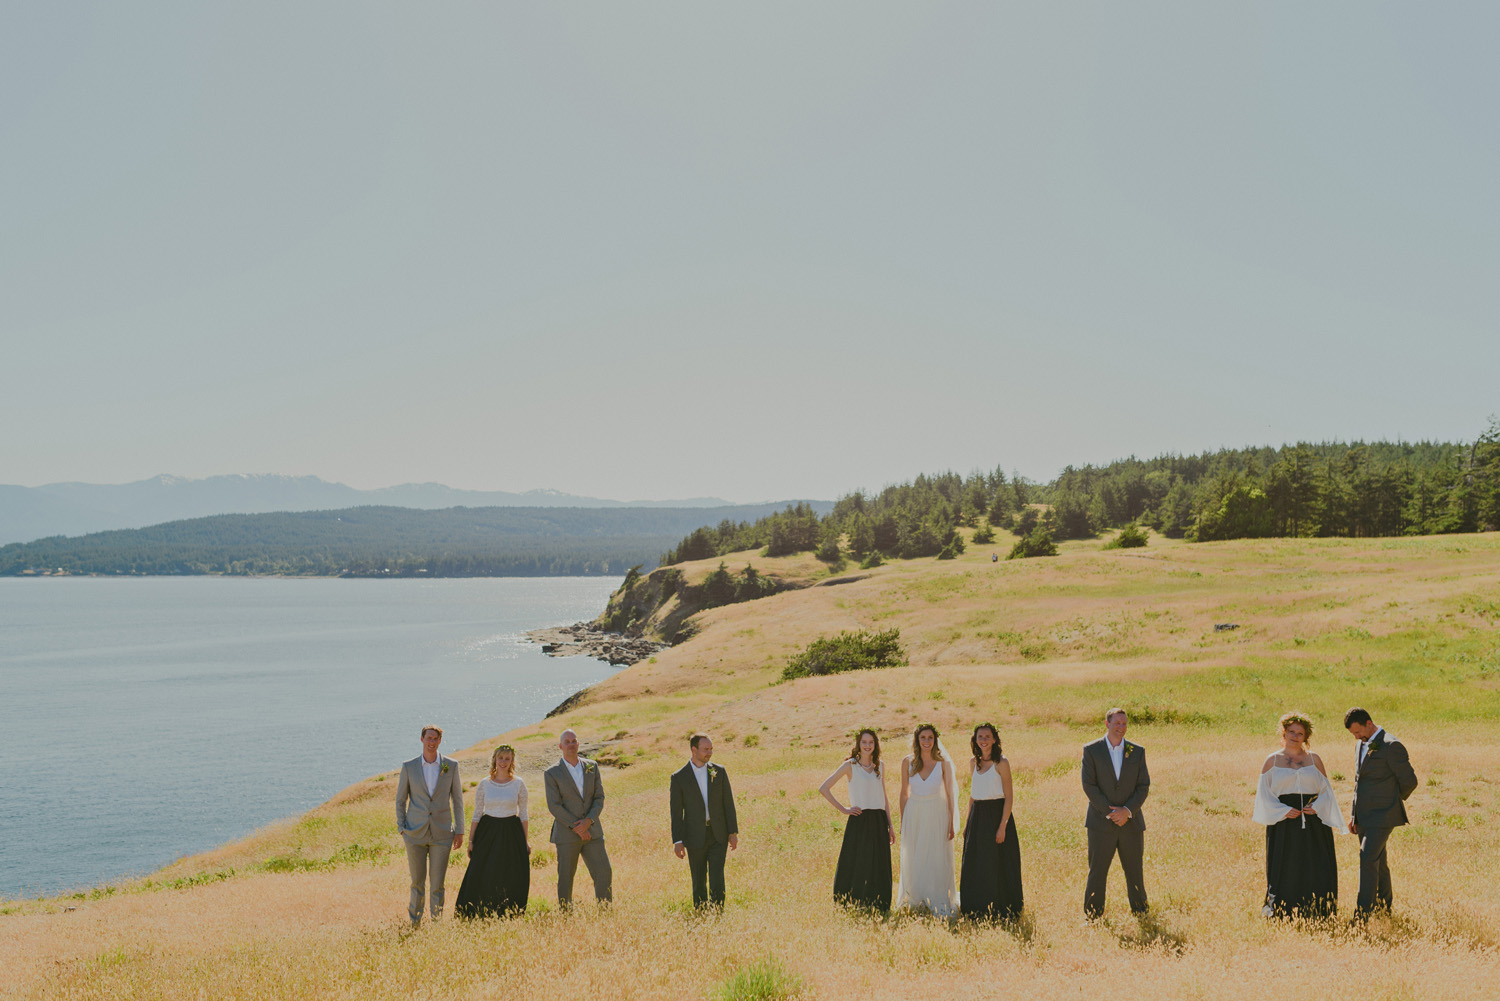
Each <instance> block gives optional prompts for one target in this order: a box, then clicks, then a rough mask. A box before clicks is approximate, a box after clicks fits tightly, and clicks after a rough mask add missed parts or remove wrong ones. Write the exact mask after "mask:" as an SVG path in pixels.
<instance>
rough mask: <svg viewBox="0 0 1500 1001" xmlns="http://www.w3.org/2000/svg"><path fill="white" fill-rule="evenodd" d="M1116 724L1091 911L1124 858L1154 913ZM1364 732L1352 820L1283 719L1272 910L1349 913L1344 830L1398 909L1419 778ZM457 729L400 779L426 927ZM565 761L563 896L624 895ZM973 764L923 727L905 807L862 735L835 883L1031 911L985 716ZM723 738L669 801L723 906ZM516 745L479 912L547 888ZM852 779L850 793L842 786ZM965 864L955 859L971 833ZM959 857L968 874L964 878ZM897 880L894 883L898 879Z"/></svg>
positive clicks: (475, 889) (853, 900) (832, 783)
mask: <svg viewBox="0 0 1500 1001" xmlns="http://www.w3.org/2000/svg"><path fill="white" fill-rule="evenodd" d="M1104 724H1105V732H1104V735H1103V736H1102V737H1100V738H1098V739H1097V740H1094V741H1092V742H1090V743H1088V744H1086V745H1084V748H1083V755H1082V761H1081V765H1080V779H1081V784H1082V790H1083V795H1084V798H1085V799H1086V801H1087V806H1086V812H1085V815H1084V828H1085V830H1086V833H1087V844H1088V877H1087V880H1086V882H1085V886H1084V894H1083V910H1084V914H1085V916H1086V917H1087V918H1088V919H1089V920H1094V919H1097V918H1099V917H1100V916H1102V914H1103V913H1104V903H1105V887H1106V885H1107V880H1108V876H1109V870H1110V868H1111V867H1112V866H1113V864H1114V860H1115V858H1116V857H1118V858H1119V860H1120V868H1121V870H1122V872H1123V874H1124V877H1125V889H1126V896H1127V899H1128V901H1129V904H1130V909H1131V911H1132V912H1133V913H1136V914H1144V913H1145V912H1146V911H1147V910H1148V908H1149V902H1148V899H1147V895H1146V884H1145V874H1144V871H1143V870H1144V865H1143V863H1144V858H1145V831H1146V821H1145V818H1144V816H1143V815H1142V812H1141V809H1142V806H1143V804H1144V803H1145V801H1146V797H1147V795H1148V794H1149V792H1150V788H1151V773H1150V770H1149V769H1148V768H1147V766H1146V749H1145V748H1144V747H1143V746H1142V745H1140V744H1137V743H1134V742H1132V741H1128V740H1126V739H1125V733H1126V730H1127V728H1128V726H1129V715H1128V714H1127V713H1126V711H1125V710H1124V709H1123V708H1121V707H1119V706H1115V707H1112V708H1111V709H1109V710H1108V711H1107V712H1106V713H1105V715H1104ZM1344 727H1345V729H1346V730H1347V731H1348V732H1349V733H1350V735H1351V736H1353V737H1354V738H1355V740H1357V741H1358V747H1357V749H1356V755H1355V769H1354V795H1353V800H1352V802H1351V805H1350V814H1349V815H1350V817H1351V820H1350V821H1349V822H1348V823H1346V822H1345V820H1344V814H1343V812H1342V811H1341V810H1340V808H1339V803H1338V800H1337V797H1336V794H1335V792H1334V789H1333V786H1332V783H1331V781H1330V779H1329V775H1328V770H1327V768H1326V767H1325V766H1324V764H1323V760H1322V759H1321V758H1320V757H1319V756H1318V755H1317V754H1315V753H1313V752H1312V751H1311V750H1310V749H1309V748H1310V745H1311V743H1312V737H1313V723H1312V720H1311V719H1309V718H1308V717H1307V716H1306V715H1304V714H1302V713H1298V712H1289V713H1286V714H1285V715H1283V716H1282V717H1281V718H1280V720H1279V721H1278V728H1279V734H1280V738H1281V747H1280V748H1279V749H1278V750H1276V751H1274V752H1273V753H1271V754H1270V755H1268V756H1267V757H1266V759H1265V762H1264V763H1263V765H1262V767H1261V773H1260V780H1259V783H1258V786H1257V789H1256V794H1255V804H1254V810H1253V814H1252V816H1253V819H1254V821H1255V822H1256V823H1259V824H1262V825H1264V826H1265V828H1266V896H1265V903H1264V908H1263V913H1264V914H1266V915H1267V916H1268V917H1304V918H1315V917H1329V916H1332V915H1333V914H1334V913H1335V912H1336V910H1337V907H1338V865H1337V856H1336V851H1335V841H1334V835H1335V834H1336V833H1338V834H1344V833H1352V834H1355V835H1357V836H1358V838H1359V841H1358V845H1359V895H1358V900H1357V903H1356V906H1355V911H1354V918H1355V920H1357V921H1358V920H1364V919H1366V918H1368V917H1369V916H1370V915H1371V914H1372V913H1374V912H1376V911H1378V910H1385V911H1389V910H1390V908H1391V903H1392V893H1391V873H1390V867H1389V865H1388V864H1387V858H1386V847H1387V842H1388V840H1389V838H1390V836H1391V833H1392V832H1393V831H1394V830H1395V829H1396V828H1397V827H1400V826H1402V825H1404V824H1406V823H1407V817H1406V809H1405V805H1404V804H1405V801H1406V799H1407V798H1408V797H1409V796H1410V795H1411V794H1412V792H1413V791H1414V790H1415V789H1416V787H1417V777H1416V774H1415V772H1414V771H1413V770H1412V766H1411V762H1410V759H1409V757H1408V755H1407V752H1406V747H1405V745H1403V744H1402V743H1401V741H1399V740H1397V739H1396V738H1395V737H1393V736H1391V735H1390V734H1389V733H1387V732H1386V731H1385V729H1384V728H1383V727H1381V726H1379V725H1378V724H1376V723H1375V721H1374V720H1373V719H1372V718H1371V716H1370V714H1369V713H1368V712H1367V711H1365V710H1364V709H1361V708H1358V707H1356V708H1352V709H1350V710H1349V711H1348V712H1347V713H1345V715H1344ZM442 738H443V731H442V728H440V727H437V726H431V725H429V726H425V727H423V728H422V731H421V739H422V753H421V754H420V755H419V756H417V757H416V758H413V759H412V760H410V761H408V762H406V763H405V764H404V765H403V766H402V767H401V772H400V777H399V780H398V782H397V786H396V824H397V828H398V830H399V831H400V833H401V835H402V838H403V839H404V841H405V844H406V856H407V863H408V866H409V868H410V872H411V897H410V901H409V905H408V908H407V915H408V917H409V919H410V920H411V923H412V924H413V925H417V924H418V923H420V921H421V919H422V916H423V910H424V906H425V908H426V910H427V913H428V914H430V915H431V916H432V917H433V918H437V917H439V916H440V915H441V914H442V911H443V904H444V877H445V876H446V873H447V868H448V859H449V855H450V853H451V852H453V851H457V850H458V849H459V848H461V847H462V846H463V845H464V843H465V832H464V796H463V784H462V782H461V780H460V779H459V775H458V763H457V762H456V761H455V760H454V759H452V758H448V757H444V756H442V755H440V754H439V753H438V746H439V744H440V743H441V742H442ZM558 749H559V750H560V751H561V757H560V758H559V759H558V761H557V763H556V764H554V765H552V766H551V767H549V768H547V769H546V770H545V771H544V772H543V773H542V780H543V785H544V786H545V796H546V803H547V812H548V813H549V814H551V816H552V829H551V834H550V836H549V839H550V841H551V843H552V844H553V846H554V848H555V850H556V855H557V898H558V903H559V906H561V907H563V908H567V907H569V906H571V903H572V896H573V880H574V876H575V875H576V873H577V869H578V863H579V861H580V860H582V862H583V864H584V865H585V867H587V869H588V872H589V876H590V877H591V879H592V880H593V884H594V896H595V898H596V900H598V901H599V902H601V903H602V902H608V901H610V900H611V899H612V893H613V891H612V881H613V873H612V870H611V868H610V862H609V855H608V853H607V852H606V850H605V846H604V830H603V827H602V826H601V824H600V822H599V816H600V814H601V812H602V811H603V809H604V787H603V784H602V780H601V777H600V774H599V766H598V764H597V763H596V762H594V761H591V760H589V759H587V758H584V757H582V756H580V754H579V742H578V735H577V734H576V733H575V732H574V731H572V730H564V731H563V732H562V734H561V735H560V736H559V739H558ZM969 751H970V755H969V757H968V760H967V762H962V761H960V760H958V759H956V758H954V757H953V756H952V755H951V754H950V753H949V751H948V750H947V748H946V747H945V746H944V744H943V741H942V738H941V735H940V734H939V732H938V729H937V727H936V726H934V725H932V724H930V723H923V724H920V725H919V726H918V727H917V728H916V730H915V732H913V733H912V735H911V740H910V750H909V752H908V753H907V754H906V755H905V756H904V757H903V758H902V759H901V765H900V792H899V798H898V800H897V808H898V811H899V812H898V813H893V812H892V810H891V805H890V798H889V792H888V789H887V785H886V771H885V764H884V762H882V761H881V756H880V736H879V734H877V733H876V732H875V731H874V730H873V729H868V728H867V729H864V730H861V731H860V732H859V733H858V734H857V735H856V737H855V742H854V746H853V748H852V750H851V751H850V754H849V757H848V758H847V759H846V760H845V761H844V762H843V763H842V764H840V765H839V766H838V767H837V768H836V769H834V771H833V773H832V774H830V775H829V776H828V777H827V779H825V780H824V782H823V784H822V786H821V787H820V789H819V792H820V793H821V794H822V795H823V797H824V798H825V799H826V800H827V801H828V802H829V803H830V804H832V806H833V807H834V808H835V809H837V810H838V811H839V812H840V813H841V814H844V815H846V816H847V818H848V820H847V821H846V823H845V828H844V837H843V844H842V846H841V848H840V851H839V856H838V861H837V863H836V865H835V867H834V875H833V895H834V898H835V899H836V900H837V901H838V902H840V903H842V904H845V905H849V906H853V907H859V908H868V909H872V910H876V911H889V910H891V909H892V908H893V907H894V908H897V909H904V910H910V911H916V912H923V913H931V914H933V915H935V916H938V917H967V918H972V919H977V920H995V919H1000V920H1007V919H1014V918H1016V917H1018V916H1019V915H1020V914H1021V911H1022V908H1023V907H1024V906H1025V895H1024V891H1023V889H1022V882H1021V846H1020V838H1019V835H1018V833H1017V828H1016V819H1015V813H1014V810H1015V802H1016V798H1015V787H1014V783H1013V781H1012V776H1011V763H1010V761H1009V759H1008V758H1007V757H1006V756H1005V754H1004V753H1003V752H1002V749H1001V743H1000V731H999V730H998V728H996V727H995V726H994V724H992V723H987V722H986V723H980V724H978V725H977V726H975V727H974V728H973V731H972V732H971V733H970V735H969ZM712 757H713V741H712V739H711V738H710V737H709V736H708V735H707V734H704V733H695V734H693V735H692V737H691V738H690V739H689V741H688V761H687V763H686V764H684V765H683V766H682V767H681V768H680V769H678V770H677V771H676V772H674V773H673V774H672V776H671V779H670V781H669V786H668V803H669V814H670V826H671V837H672V851H673V853H674V854H675V855H676V856H677V857H678V858H679V859H683V858H685V859H686V860H687V862H688V870H689V873H690V876H691V880H692V890H693V904H694V905H695V906H696V907H700V908H701V907H715V906H722V905H723V903H724V867H725V862H726V859H727V857H728V853H729V852H730V851H733V850H735V849H736V848H738V847H739V821H738V817H737V815H736V812H735V805H734V793H733V790H732V789H731V787H730V783H729V775H728V772H727V771H725V769H724V768H723V767H722V766H721V765H719V764H716V763H714V762H713V761H712ZM515 764H516V754H515V749H514V748H512V747H511V746H510V745H509V744H502V745H500V746H499V747H497V748H495V750H494V753H493V754H492V755H491V757H490V772H489V775H488V776H486V777H485V778H483V779H481V780H480V782H479V783H478V785H477V786H476V787H475V790H474V809H473V812H472V814H471V815H470V816H471V818H472V819H471V822H470V825H469V828H468V838H467V840H468V845H469V865H468V868H467V869H466V870H465V872H464V877H463V882H462V884H461V885H460V886H459V891H458V897H457V900H456V902H455V905H454V911H455V913H456V914H458V915H459V916H461V917H482V916H493V915H504V914H513V913H519V912H521V911H524V910H525V909H526V904H527V900H528V898H529V895H530V889H531V844H530V823H529V818H528V812H527V789H526V783H525V782H524V781H523V780H522V779H521V778H520V777H518V776H517V775H516V774H515ZM961 768H966V770H967V774H968V779H969V802H968V809H967V811H966V812H965V811H963V810H961V809H960V806H961V804H960V796H959V783H958V772H959V769H961ZM840 781H843V782H845V783H846V784H847V798H848V801H849V802H848V805H847V806H846V805H844V804H843V803H841V802H840V801H839V800H838V798H837V797H836V796H835V795H834V789H835V787H836V786H837V785H838V783H839V782H840ZM897 817H899V820H900V835H899V841H900V855H899V858H900V876H899V880H895V881H893V877H892V864H891V861H892V860H891V849H892V847H893V846H895V845H896V844H897V840H898V835H897V825H896V818H897ZM960 838H961V842H962V849H963V850H962V862H961V863H960V864H959V865H958V866H957V867H955V862H954V842H955V840H958V839H960ZM955 868H956V869H957V872H956V873H955ZM893 882H894V885H895V889H894V894H893V890H892V886H893Z"/></svg>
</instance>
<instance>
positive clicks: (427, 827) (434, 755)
mask: <svg viewBox="0 0 1500 1001" xmlns="http://www.w3.org/2000/svg"><path fill="white" fill-rule="evenodd" d="M442 742H443V728H442V727H440V726H424V727H422V753H421V754H419V755H417V756H416V757H415V758H412V759H411V760H410V761H408V762H406V764H404V765H402V766H401V777H400V778H399V779H397V780H396V830H398V831H400V832H401V837H402V839H404V840H405V841H406V865H407V868H409V869H410V870H411V902H410V903H409V904H408V905H407V908H406V913H407V916H408V917H410V918H411V923H412V926H413V927H416V926H417V925H418V924H420V923H421V921H422V897H423V896H424V895H425V888H424V884H427V885H429V886H430V887H431V889H432V895H431V901H430V904H429V908H428V910H429V912H430V913H431V914H432V919H433V920H434V921H436V920H437V919H438V918H440V917H442V915H443V877H444V876H446V875H447V874H448V854H449V853H450V852H456V851H458V849H459V847H460V846H461V845H463V843H464V785H463V782H462V781H460V779H459V777H458V762H457V761H454V760H453V759H452V758H447V757H443V756H442V755H440V754H438V745H439V744H441V743H442Z"/></svg>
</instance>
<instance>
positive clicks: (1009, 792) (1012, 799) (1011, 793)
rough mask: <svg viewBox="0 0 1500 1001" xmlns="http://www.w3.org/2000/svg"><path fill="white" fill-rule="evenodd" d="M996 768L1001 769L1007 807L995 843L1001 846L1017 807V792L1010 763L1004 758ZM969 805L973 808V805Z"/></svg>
mask: <svg viewBox="0 0 1500 1001" xmlns="http://www.w3.org/2000/svg"><path fill="white" fill-rule="evenodd" d="M995 767H996V768H998V769H1000V788H1001V790H1002V791H1003V794H1004V796H1005V807H1004V809H1002V810H1001V812H1000V830H998V831H996V832H995V843H996V844H999V843H1001V842H1004V841H1005V829H1006V828H1007V827H1009V826H1010V814H1011V811H1012V810H1014V809H1015V806H1016V791H1015V789H1014V788H1013V786H1012V785H1011V780H1010V761H1009V760H1008V759H1006V758H1003V757H1002V758H1001V759H1000V760H999V761H997V762H995ZM969 805H970V806H973V803H972V802H971V803H970V804H969Z"/></svg>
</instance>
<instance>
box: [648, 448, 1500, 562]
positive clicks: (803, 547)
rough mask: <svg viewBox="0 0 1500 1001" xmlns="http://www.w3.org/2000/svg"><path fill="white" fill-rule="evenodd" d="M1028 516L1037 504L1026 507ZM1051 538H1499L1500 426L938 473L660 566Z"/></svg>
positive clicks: (666, 558)
mask: <svg viewBox="0 0 1500 1001" xmlns="http://www.w3.org/2000/svg"><path fill="white" fill-rule="evenodd" d="M1033 505H1043V507H1036V506H1033ZM1039 523H1040V525H1041V527H1042V528H1043V529H1044V530H1045V531H1047V532H1049V533H1050V534H1051V535H1052V536H1053V537H1055V538H1058V539H1082V538H1089V537H1092V536H1094V535H1097V534H1098V533H1099V532H1101V531H1104V530H1106V529H1113V528H1122V527H1124V526H1126V525H1141V526H1146V527H1149V528H1152V529H1155V530H1156V531H1158V532H1160V533H1162V534H1163V535H1166V536H1169V537H1172V538H1186V539H1188V540H1190V541H1194V542H1211V541H1215V540H1222V539H1241V538H1266V537H1287V536H1341V537H1352V538H1360V537H1368V536H1385V535H1434V534H1442V533H1448V532H1475V531H1483V530H1486V529H1493V528H1496V527H1497V526H1500V422H1492V423H1491V426H1490V427H1489V429H1488V430H1487V431H1486V432H1485V433H1484V434H1482V435H1480V436H1479V437H1478V438H1477V439H1476V440H1474V441H1472V442H1467V443H1447V442H1419V443H1406V442H1396V443H1392V442H1353V443H1343V442H1323V443H1319V444H1311V443H1306V442H1303V443H1299V444H1296V445H1284V446H1282V447H1280V448H1271V447H1269V446H1268V447H1264V448H1247V449H1222V450H1220V451H1218V452H1204V453H1202V454H1200V455H1191V456H1181V455H1163V456H1158V457H1157V458H1154V459H1137V458H1134V457H1131V458H1129V459H1121V460H1119V461H1116V462H1112V463H1110V464H1109V465H1107V466H1083V467H1081V468H1080V467H1074V466H1068V467H1067V468H1065V469H1064V470H1063V472H1062V474H1061V475H1060V476H1058V478H1057V479H1055V480H1053V481H1052V482H1051V483H1046V484H1039V483H1031V482H1028V481H1027V480H1025V479H1024V478H1022V477H1019V476H1012V477H1010V478H1007V477H1006V475H1005V473H1004V471H1003V470H1002V469H1000V468H996V469H995V471H994V472H991V473H972V474H970V475H969V476H966V477H965V476H960V475H958V474H957V473H951V472H949V473H940V474H937V475H934V476H927V475H923V476H918V477H917V478H916V479H915V480H913V481H911V482H910V483H903V484H900V485H897V486H890V487H886V488H885V489H884V490H882V491H880V492H879V493H876V494H866V493H865V492H863V491H856V492H854V493H851V494H848V495H846V496H844V497H841V498H840V499H839V500H838V502H837V503H836V504H835V505H834V508H833V510H832V511H831V512H830V513H829V514H827V515H826V516H819V515H818V513H817V512H815V511H813V510H811V509H810V508H808V507H806V506H789V507H787V508H786V509H785V510H783V511H780V512H777V513H776V514H773V515H770V516H769V517H766V518H762V519H760V520H758V521H755V522H733V521H724V522H721V523H720V524H719V525H718V526H717V527H714V528H708V527H705V528H700V529H698V530H696V531H694V532H692V533H691V534H690V535H688V536H687V537H686V538H685V539H683V540H682V541H681V542H680V543H678V544H677V546H676V547H674V548H673V549H671V550H670V551H668V552H667V553H665V554H664V555H663V556H662V558H661V562H662V563H664V564H671V563H678V562H685V561H688V560H699V559H707V558H710V557H713V556H720V555H724V554H726V553H731V552H738V551H741V550H745V549H756V548H761V549H765V550H766V551H767V554H768V555H772V556H776V555H783V554H786V553H792V552H804V551H816V552H817V553H818V555H819V556H821V557H823V558H824V559H827V560H829V561H835V560H839V559H841V558H843V557H844V556H845V555H849V556H853V557H855V558H856V559H868V558H869V557H870V556H871V554H879V555H881V556H885V557H896V558H902V559H911V558H915V557H920V556H952V555H954V554H955V553H956V552H962V549H963V545H964V542H963V540H962V538H961V537H960V536H959V535H958V533H957V531H956V530H957V528H958V526H960V525H964V526H971V527H976V528H977V529H979V532H980V534H979V535H977V536H976V538H978V539H980V540H986V541H987V536H986V534H985V533H987V532H989V531H991V530H994V529H1012V530H1015V531H1016V532H1017V534H1021V535H1024V534H1026V533H1028V532H1031V531H1032V530H1033V529H1034V528H1035V527H1036V526H1037V525H1038V524H1039Z"/></svg>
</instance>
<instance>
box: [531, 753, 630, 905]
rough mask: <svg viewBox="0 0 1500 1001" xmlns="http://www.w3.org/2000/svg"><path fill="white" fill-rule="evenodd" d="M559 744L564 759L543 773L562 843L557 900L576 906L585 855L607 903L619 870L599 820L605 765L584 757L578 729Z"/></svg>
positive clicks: (557, 841)
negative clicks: (601, 770)
mask: <svg viewBox="0 0 1500 1001" xmlns="http://www.w3.org/2000/svg"><path fill="white" fill-rule="evenodd" d="M557 746H558V749H559V750H561V751H562V760H560V761H559V762H558V763H557V764H555V765H553V766H552V767H551V768H549V769H547V770H546V771H545V772H543V773H542V781H543V782H544V783H545V784H546V787H547V810H548V812H549V813H551V814H552V843H553V844H554V845H556V846H557V902H558V905H559V906H560V907H562V908H563V909H564V910H566V909H567V908H569V907H571V906H572V905H573V875H574V873H576V872H577V871H578V858H579V856H580V855H581V856H582V857H583V864H584V865H586V866H588V868H589V875H590V876H591V877H592V878H593V880H594V899H595V900H598V901H601V902H606V903H607V902H608V901H610V900H612V899H614V890H613V886H612V883H613V880H614V872H613V870H611V869H610V866H609V853H608V852H606V851H605V850H604V828H603V827H602V826H600V824H599V814H600V813H601V812H602V811H603V810H604V783H603V780H602V779H601V778H600V777H599V765H598V764H597V763H595V762H593V761H590V760H589V759H588V758H580V757H579V756H578V734H576V733H574V732H573V731H572V730H564V731H563V732H562V734H561V735H560V736H559V737H558V740H557Z"/></svg>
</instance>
